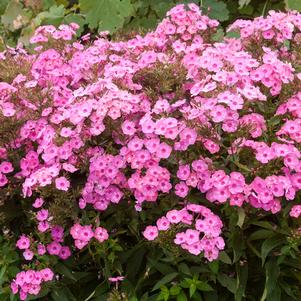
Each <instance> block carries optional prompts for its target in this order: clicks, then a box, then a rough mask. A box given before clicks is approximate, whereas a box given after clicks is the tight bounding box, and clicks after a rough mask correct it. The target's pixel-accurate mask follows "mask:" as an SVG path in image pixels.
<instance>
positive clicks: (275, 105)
mask: <svg viewBox="0 0 301 301" xmlns="http://www.w3.org/2000/svg"><path fill="white" fill-rule="evenodd" d="M218 26H219V24H218V22H217V21H216V20H211V19H210V18H209V17H207V16H205V15H202V12H201V11H200V8H199V7H198V6H197V5H195V4H189V5H188V6H185V5H178V6H176V7H175V8H173V9H171V10H170V11H169V12H168V13H167V16H166V18H164V19H163V21H162V22H161V23H160V24H159V25H158V26H157V28H156V29H155V30H154V31H151V32H149V33H147V34H146V35H144V36H141V35H136V36H135V37H133V38H131V39H129V40H127V41H114V40H110V39H108V38H107V36H106V34H105V33H102V34H101V35H100V36H99V37H98V38H96V39H95V40H93V41H92V40H91V41H90V40H89V36H85V37H83V38H82V39H80V40H75V33H76V29H77V28H78V26H77V25H76V24H70V25H62V26H60V27H59V28H58V29H56V28H55V27H53V26H48V25H47V26H42V27H40V28H39V29H38V30H37V32H36V34H35V35H34V37H32V39H31V42H32V43H34V44H35V45H34V47H35V48H34V51H31V52H27V51H26V50H25V49H23V48H16V49H10V48H9V49H8V50H6V51H5V52H3V53H1V54H0V61H1V64H2V65H3V66H5V64H7V70H6V69H5V68H3V70H4V71H3V70H2V69H1V70H0V77H1V78H2V79H3V82H1V83H0V121H1V128H0V187H1V189H3V190H5V192H7V193H4V194H3V195H8V196H9V193H10V192H11V191H13V190H15V189H16V188H20V191H22V192H21V194H22V197H24V198H25V201H28V202H32V201H33V200H34V203H33V208H35V209H37V211H36V212H34V213H33V215H34V217H35V222H36V223H37V231H38V232H42V233H43V235H44V234H45V236H46V237H47V238H46V241H45V242H41V241H39V240H37V239H36V240H35V239H34V237H35V235H29V234H28V236H26V235H23V236H21V238H20V239H19V240H18V243H17V247H18V248H20V249H21V250H24V251H23V252H24V257H25V259H27V260H30V259H32V258H33V256H34V254H35V252H37V253H38V255H42V254H45V253H48V254H50V255H56V256H59V257H60V258H61V259H66V258H68V257H69V256H71V250H72V247H73V246H71V245H70V246H67V245H64V246H63V245H62V243H63V242H64V237H66V236H68V235H69V234H71V236H72V237H73V238H74V243H75V246H76V248H77V249H82V248H84V247H85V246H87V245H88V243H89V242H90V241H91V239H92V238H93V237H94V238H95V239H96V240H97V241H98V242H100V243H101V242H103V241H104V240H107V239H108V232H107V230H105V229H104V228H101V227H97V225H98V221H99V220H100V219H101V216H102V214H103V212H104V211H106V210H107V209H109V208H112V207H113V208H114V207H116V208H118V206H119V205H120V203H122V202H124V201H125V202H126V204H127V205H128V207H129V208H130V209H132V208H135V209H136V211H141V210H144V209H145V208H146V207H148V206H150V205H151V204H152V203H154V202H157V203H160V202H164V199H166V198H169V199H173V200H175V202H174V203H175V204H177V205H176V208H168V210H169V212H168V213H167V214H166V216H165V217H162V218H161V219H159V220H158V223H157V226H149V227H148V228H147V229H146V230H145V232H144V236H145V237H146V238H147V239H150V240H151V239H155V238H156V236H157V235H158V231H167V230H168V229H169V227H170V225H172V224H175V223H177V224H181V225H182V224H183V225H186V226H187V228H188V229H185V231H184V232H179V233H177V236H176V238H175V241H174V242H175V244H178V245H180V246H181V247H182V248H183V249H185V250H187V251H188V252H190V253H192V254H195V255H198V254H200V253H201V252H204V254H205V257H206V258H207V259H208V260H213V259H215V258H216V257H217V256H218V250H220V249H223V247H224V243H223V239H222V238H221V228H222V222H221V220H220V219H219V218H218V216H217V215H216V214H217V211H218V205H221V204H224V203H229V204H230V205H231V206H243V205H244V206H248V207H250V208H255V209H254V210H256V209H263V210H265V211H269V212H272V213H277V212H279V211H280V210H281V208H282V207H283V206H285V205H286V204H287V203H288V202H296V200H297V198H296V196H297V194H298V193H299V192H300V190H301V160H300V157H301V154H300V142H301V121H300V120H301V95H300V84H301V74H300V73H298V71H297V70H298V68H297V67H298V64H300V63H301V55H300V50H301V38H300V37H301V14H298V13H297V12H288V13H277V12H270V13H269V15H268V16H267V17H266V18H264V17H259V18H256V19H255V20H253V21H243V20H238V21H236V22H235V23H234V24H233V25H231V26H230V28H229V30H237V31H239V33H240V38H237V39H235V38H224V39H223V41H220V42H214V41H213V36H214V33H216V31H217V28H218ZM288 45H290V46H288ZM289 47H290V48H289ZM15 61H18V62H19V64H16V66H13V68H11V65H13V64H12V62H15ZM20 62H21V63H20ZM2 73H3V74H2ZM194 194H198V195H200V194H202V197H203V198H205V199H206V200H207V201H208V202H210V203H213V206H215V205H216V212H215V211H214V212H215V213H212V212H211V211H210V210H208V209H206V208H205V207H197V204H196V205H192V204H191V205H189V206H184V207H183V205H182V203H183V199H185V200H187V201H188V202H191V199H192V198H191V196H193V195H194ZM44 196H46V197H44ZM66 198H67V199H68V201H69V198H70V202H69V203H70V204H71V205H70V206H73V205H72V204H73V203H72V201H71V199H72V200H74V199H75V200H76V204H78V205H79V206H78V207H79V208H80V209H81V210H85V211H88V212H89V214H87V215H86V214H81V213H82V211H80V210H77V209H78V208H76V210H74V211H76V212H81V213H80V214H78V216H76V217H74V216H72V221H71V222H70V221H69V220H68V221H67V222H66V224H65V223H62V224H60V223H56V222H55V219H56V212H55V210H54V209H53V208H54V207H55V206H52V205H53V204H54V203H55V205H56V208H57V207H59V205H57V203H56V202H57V201H54V199H55V200H62V199H66ZM193 200H194V202H196V203H197V202H198V201H197V199H196V198H195V197H194V198H193ZM69 203H68V205H69ZM42 205H45V207H43V208H41V207H42ZM294 205H295V203H294ZM74 206H75V205H74ZM193 206H195V207H193ZM296 206H297V207H293V209H292V212H291V216H293V217H297V216H299V211H300V210H299V207H298V206H299V205H296ZM35 209H33V210H35ZM84 213H86V212H84ZM93 214H94V215H93ZM84 216H85V217H84ZM195 216H196V217H195ZM68 218H69V219H71V217H70V216H68ZM173 218H175V221H177V222H175V221H174V220H173ZM81 219H82V220H81ZM211 223H212V224H211ZM81 224H85V226H81ZM143 226H144V225H143ZM188 226H192V227H190V228H189V227H188ZM110 227H112V226H110ZM110 227H106V228H108V230H109V232H110V231H111V228H110ZM117 227H118V225H116V228H117ZM113 228H115V226H113ZM21 233H23V232H21ZM201 233H202V235H203V236H202V237H200V235H201ZM29 237H30V238H29ZM65 241H68V240H65ZM75 251H76V250H75Z"/></svg>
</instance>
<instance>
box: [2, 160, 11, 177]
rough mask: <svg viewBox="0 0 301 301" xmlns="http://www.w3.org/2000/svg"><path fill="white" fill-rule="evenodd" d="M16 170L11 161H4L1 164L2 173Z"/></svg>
mask: <svg viewBox="0 0 301 301" xmlns="http://www.w3.org/2000/svg"><path fill="white" fill-rule="evenodd" d="M13 170H14V168H13V165H12V164H11V163H10V162H2V163H1V164H0V173H1V172H2V173H4V174H6V173H10V172H12V171H13Z"/></svg>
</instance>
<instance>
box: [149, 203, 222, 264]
mask: <svg viewBox="0 0 301 301" xmlns="http://www.w3.org/2000/svg"><path fill="white" fill-rule="evenodd" d="M194 215H196V217H194ZM178 224H182V225H184V226H185V228H186V227H187V229H186V230H185V231H183V232H178V233H176V236H175V238H174V243H175V244H176V245H179V246H181V248H182V249H184V250H187V251H188V252H189V253H191V254H193V255H199V254H200V253H201V252H204V257H205V258H207V259H208V260H209V261H212V260H214V259H216V258H217V257H218V254H219V250H223V249H224V247H225V243H224V240H223V238H222V237H221V236H220V235H221V230H222V226H223V223H222V221H221V219H220V218H219V217H218V216H217V215H215V214H214V213H213V212H212V211H211V210H210V209H208V208H206V207H204V206H201V205H196V204H188V205H186V206H185V207H184V208H183V209H181V210H175V209H174V210H171V211H168V212H167V213H166V216H163V217H161V218H159V219H158V220H157V222H156V226H147V227H146V229H145V230H144V232H143V235H144V237H145V238H146V239H147V240H154V239H156V238H157V237H158V235H159V232H160V231H168V230H169V229H170V228H172V227H174V226H175V225H178ZM201 235H202V237H200V236H201Z"/></svg>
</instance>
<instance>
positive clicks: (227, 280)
mask: <svg viewBox="0 0 301 301" xmlns="http://www.w3.org/2000/svg"><path fill="white" fill-rule="evenodd" d="M217 280H218V282H219V283H220V284H221V285H222V286H224V287H226V288H227V289H228V290H229V291H230V292H231V293H233V294H235V292H236V279H234V278H231V277H229V276H227V275H226V274H219V275H218V276H217Z"/></svg>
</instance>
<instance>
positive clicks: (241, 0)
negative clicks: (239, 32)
mask: <svg viewBox="0 0 301 301" xmlns="http://www.w3.org/2000/svg"><path fill="white" fill-rule="evenodd" d="M250 2H251V0H238V4H239V8H242V7H244V6H247V5H248V4H249V3H250Z"/></svg>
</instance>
